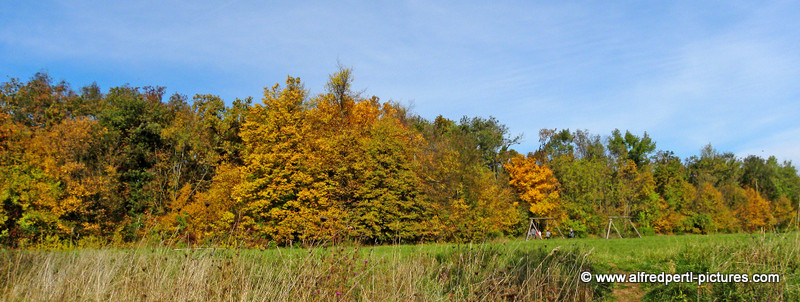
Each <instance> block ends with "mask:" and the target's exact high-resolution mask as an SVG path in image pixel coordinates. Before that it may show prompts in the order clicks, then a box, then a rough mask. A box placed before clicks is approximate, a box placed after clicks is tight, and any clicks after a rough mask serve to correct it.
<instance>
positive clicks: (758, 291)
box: [0, 233, 800, 301]
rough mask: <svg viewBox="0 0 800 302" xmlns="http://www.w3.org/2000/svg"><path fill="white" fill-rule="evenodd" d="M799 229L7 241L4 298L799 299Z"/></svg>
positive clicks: (0, 272) (0, 274)
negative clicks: (245, 246)
mask: <svg viewBox="0 0 800 302" xmlns="http://www.w3.org/2000/svg"><path fill="white" fill-rule="evenodd" d="M798 236H800V234H798V233H790V234H785V235H782V236H779V235H774V234H768V235H760V234H759V235H753V234H732V235H711V236H703V235H686V236H653V237H645V238H641V239H622V240H621V239H612V240H605V239H575V240H567V239H552V240H536V241H527V242H526V241H521V240H509V241H498V242H494V243H487V244H480V245H478V244H475V245H471V244H466V245H464V244H462V245H456V244H425V245H398V246H377V247H360V248H358V247H334V248H327V249H323V248H315V249H300V248H295V249H284V248H279V249H269V250H265V251H259V250H212V249H200V250H174V249H169V248H164V247H156V248H146V247H141V248H135V249H98V250H76V251H61V252H52V251H8V250H4V251H0V254H2V255H0V297H3V300H12V301H23V300H24V301H47V300H65V301H84V300H127V301H133V300H143V301H167V300H171V301H175V300H263V301H280V300H292V301H294V300H343V301H347V300H363V301H393V300H394V301H397V300H409V299H411V300H422V301H436V300H487V301H494V300H500V299H509V300H553V299H561V300H570V301H571V300H598V299H607V300H614V299H615V298H619V299H618V300H620V301H624V300H626V299H632V300H638V299H645V300H678V299H687V300H692V301H695V300H700V301H704V300H708V301H710V300H713V299H715V298H716V299H724V300H731V301H735V300H748V301H751V300H752V298H757V299H758V300H759V301H761V300H765V298H767V299H772V300H773V301H774V300H781V299H782V300H784V301H790V300H792V299H795V300H796V299H798V297H800V289H799V288H798V287H799V286H800V285H798V284H800V268H798V263H799V262H800V260H798V259H800V255H799V254H798V248H800V237H798ZM582 270H592V271H595V272H635V271H645V272H650V273H658V272H661V271H666V272H670V273H673V272H676V273H682V272H686V271H694V272H704V271H709V272H716V271H720V272H724V273H755V272H762V273H763V272H777V273H781V274H783V276H784V278H785V279H784V282H782V283H780V284H766V285H765V284H758V285H754V284H722V285H705V286H701V287H698V286H696V285H694V284H672V285H669V286H664V285H657V284H656V285H653V284H646V285H633V286H632V285H625V284H616V285H608V284H583V283H581V282H579V281H578V280H577V275H578V273H579V272H580V271H582ZM612 287H613V288H614V291H613V292H612V291H611V288H612ZM626 289H629V290H626ZM643 294H644V296H642V295H643ZM615 296H616V297H615Z"/></svg>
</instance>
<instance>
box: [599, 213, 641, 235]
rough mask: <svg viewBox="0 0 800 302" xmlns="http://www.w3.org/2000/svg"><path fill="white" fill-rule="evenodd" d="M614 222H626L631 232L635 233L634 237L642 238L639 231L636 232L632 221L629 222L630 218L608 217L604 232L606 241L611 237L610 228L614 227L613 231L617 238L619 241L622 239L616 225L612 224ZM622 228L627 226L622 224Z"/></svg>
mask: <svg viewBox="0 0 800 302" xmlns="http://www.w3.org/2000/svg"><path fill="white" fill-rule="evenodd" d="M614 220H623V221H627V222H628V224H630V226H631V227H633V231H634V232H636V236H639V238H642V235H641V234H639V230H637V229H636V226H635V225H633V221H631V217H630V216H608V228H607V230H606V239H608V238H609V237H610V236H611V227H614V230H615V231H617V235H618V236H619V238H620V239H622V233H620V232H619V229H617V225H616V224H614ZM623 226H627V225H626V224H625V223H624V222H623ZM624 229H625V228H623V230H624ZM631 235H632V233H631Z"/></svg>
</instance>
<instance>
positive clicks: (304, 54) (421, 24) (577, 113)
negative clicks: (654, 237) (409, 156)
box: [0, 1, 800, 165]
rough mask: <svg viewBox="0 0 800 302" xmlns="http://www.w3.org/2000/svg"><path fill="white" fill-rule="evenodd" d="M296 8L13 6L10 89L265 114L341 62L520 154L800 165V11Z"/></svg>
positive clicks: (3, 34) (368, 81)
mask: <svg viewBox="0 0 800 302" xmlns="http://www.w3.org/2000/svg"><path fill="white" fill-rule="evenodd" d="M12 2H13V3H12ZM298 2H299V1H281V2H274V3H264V2H262V1H232V2H225V3H222V2H219V3H218V2H210V1H129V2H119V3H117V2H105V1H63V2H62V1H21V2H19V3H18V2H17V1H3V2H2V3H0V76H2V81H7V80H8V79H9V77H16V78H21V79H28V78H29V77H31V76H32V75H33V74H34V73H36V72H38V71H42V70H45V71H47V72H48V73H49V74H50V75H51V76H52V77H54V78H55V79H56V80H66V81H67V82H69V83H71V84H72V85H73V87H74V88H76V89H77V88H79V87H82V86H84V85H86V84H89V83H91V82H97V83H98V84H99V85H100V86H101V87H102V88H104V89H107V88H108V87H113V86H119V85H123V84H126V83H129V84H131V85H133V86H144V85H159V86H166V87H167V89H168V92H169V93H170V94H171V93H174V92H178V93H181V94H186V95H189V96H190V97H191V96H192V95H194V94H197V93H202V94H204V93H212V94H217V95H220V96H221V97H223V98H224V99H226V100H227V101H231V100H233V99H234V98H236V97H239V98H244V97H247V96H253V97H254V98H255V99H257V100H258V99H260V98H261V96H262V94H263V87H265V86H271V85H273V84H274V83H276V82H283V80H285V78H286V76H287V75H292V76H299V77H300V78H301V79H302V80H303V81H304V82H305V84H306V88H308V89H309V90H310V91H311V92H312V93H318V92H322V90H323V87H324V83H325V81H326V80H327V76H328V74H329V73H331V72H333V71H335V70H336V66H337V61H338V62H341V63H342V64H343V65H344V66H347V67H351V68H352V69H353V70H354V73H355V79H356V80H355V83H354V86H355V88H356V89H358V90H361V89H365V94H367V95H377V96H379V97H381V98H382V99H383V100H389V99H391V100H395V101H398V102H401V103H405V104H409V105H411V106H413V110H414V111H415V112H416V113H418V114H420V115H422V116H424V117H426V118H433V117H435V116H436V115H439V114H442V115H444V116H445V117H448V118H451V119H458V118H460V117H461V116H464V115H467V116H484V117H488V116H490V115H491V116H494V117H496V118H498V119H499V120H500V121H501V122H503V123H505V124H506V125H507V126H508V127H509V128H510V130H511V131H512V132H513V133H515V134H518V133H524V141H523V142H522V143H521V144H520V145H517V146H515V148H516V149H517V150H519V151H521V152H528V151H533V150H534V149H536V148H537V146H538V134H537V133H538V131H539V129H541V128H559V129H563V128H569V129H572V130H575V129H588V130H589V131H591V132H592V133H595V134H601V135H604V136H605V135H608V134H609V133H610V132H611V130H613V129H615V128H619V129H621V130H623V131H624V130H626V129H627V130H631V131H632V132H634V133H637V134H642V133H643V132H644V131H647V132H648V134H649V135H650V136H651V137H652V138H653V139H654V140H656V142H657V148H658V149H664V150H672V151H674V152H675V153H676V154H677V155H679V156H681V157H687V156H690V155H696V154H699V150H700V148H701V147H702V146H704V145H705V144H707V143H711V144H712V145H713V146H714V147H715V148H716V149H718V150H719V151H729V152H734V153H735V154H737V155H738V156H746V155H748V154H756V155H759V156H769V155H775V156H777V157H778V158H779V159H780V160H791V161H792V162H793V163H795V165H797V163H798V162H800V121H798V115H800V85H798V79H800V51H799V50H800V18H798V17H800V5H798V3H797V2H758V1H752V2H734V1H718V2H711V1H684V2H679V1H675V2H668V3H663V2H662V3H655V2H653V1H631V2H610V1H587V2H567V1H553V2H549V3H548V2H535V1H519V2H510V1H509V2H498V1H493V2H491V3H490V4H489V3H488V2H464V1H453V2H437V3H431V2H429V1H403V2H401V1H395V2H390V1H363V2H357V1H338V2H333V1H325V2H316V3H314V2H304V3H303V4H300V3H298ZM20 3H22V4H20Z"/></svg>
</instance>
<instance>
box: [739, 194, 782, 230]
mask: <svg viewBox="0 0 800 302" xmlns="http://www.w3.org/2000/svg"><path fill="white" fill-rule="evenodd" d="M740 190H741V189H740ZM743 190H744V195H745V197H746V198H747V202H746V203H745V204H744V205H743V206H742V207H741V208H740V209H739V217H740V218H741V220H742V224H743V225H744V226H745V229H746V230H748V231H755V230H758V229H759V228H768V227H771V226H772V225H773V224H774V223H775V218H774V217H773V216H772V211H771V210H770V204H769V201H767V200H766V199H764V197H761V194H759V193H758V192H756V190H753V189H752V188H746V189H743Z"/></svg>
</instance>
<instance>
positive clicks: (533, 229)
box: [525, 217, 564, 241]
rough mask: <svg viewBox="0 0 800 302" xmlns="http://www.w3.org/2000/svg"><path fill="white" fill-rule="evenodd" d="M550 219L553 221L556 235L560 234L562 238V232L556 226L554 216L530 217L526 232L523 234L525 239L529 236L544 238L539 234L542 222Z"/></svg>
mask: <svg viewBox="0 0 800 302" xmlns="http://www.w3.org/2000/svg"><path fill="white" fill-rule="evenodd" d="M550 220H552V221H553V224H554V225H555V227H556V230H558V235H559V236H561V238H564V233H562V232H561V228H559V227H558V221H557V220H556V218H555V217H533V218H531V223H530V225H529V226H528V233H527V235H526V236H525V241H527V240H528V239H529V238H530V237H533V239H544V238H542V235H541V234H542V232H541V230H542V222H547V221H550Z"/></svg>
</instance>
